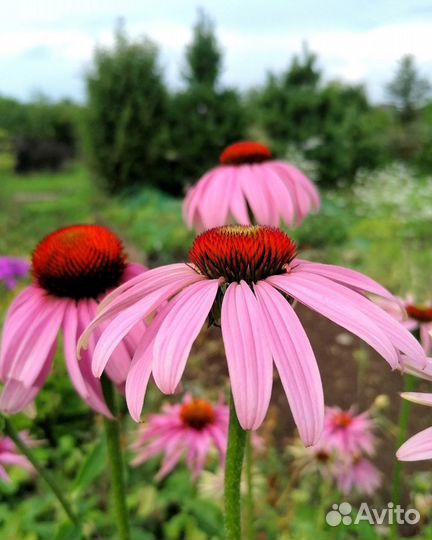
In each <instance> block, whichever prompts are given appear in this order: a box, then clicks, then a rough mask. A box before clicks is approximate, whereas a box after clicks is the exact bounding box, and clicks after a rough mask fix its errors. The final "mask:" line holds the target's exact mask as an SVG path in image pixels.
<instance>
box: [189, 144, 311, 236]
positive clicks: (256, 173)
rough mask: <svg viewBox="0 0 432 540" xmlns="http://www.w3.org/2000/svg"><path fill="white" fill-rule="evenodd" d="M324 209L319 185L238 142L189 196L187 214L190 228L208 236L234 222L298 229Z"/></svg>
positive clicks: (256, 146) (256, 148)
mask: <svg viewBox="0 0 432 540" xmlns="http://www.w3.org/2000/svg"><path fill="white" fill-rule="evenodd" d="M319 206H320V198H319V195H318V191H317V189H316V187H315V186H314V184H313V183H312V182H311V181H310V180H309V179H308V178H306V176H305V175H304V174H303V173H302V172H300V171H299V170H298V169H296V167H294V166H293V165H290V164H289V163H285V162H283V161H278V160H275V159H273V157H272V154H271V151H270V150H269V149H268V148H267V147H266V146H264V145H263V144H259V143H256V142H251V141H243V142H238V143H235V144H233V145H231V146H229V147H228V148H226V149H225V150H224V151H223V152H222V154H221V156H220V166H219V167H216V168H214V169H212V170H211V171H210V172H208V173H207V174H205V175H204V176H203V177H202V178H201V179H200V180H199V181H198V183H197V184H196V185H195V186H193V187H192V188H191V189H190V190H189V192H188V193H187V195H186V198H185V202H184V207H183V215H184V219H185V221H186V223H187V224H188V226H189V227H190V228H194V229H195V230H197V231H199V232H200V231H203V230H205V229H210V228H212V227H220V226H222V225H228V224H230V223H239V224H241V225H249V224H250V223H251V217H250V214H249V211H250V212H251V213H252V216H253V220H254V221H255V223H259V224H260V225H271V226H274V227H277V226H278V225H279V222H280V221H281V220H282V221H283V222H285V223H286V224H287V225H289V226H293V225H297V226H299V225H300V224H301V222H302V221H303V219H304V218H305V217H306V216H307V215H308V214H309V213H310V212H311V211H312V210H317V209H318V208H319Z"/></svg>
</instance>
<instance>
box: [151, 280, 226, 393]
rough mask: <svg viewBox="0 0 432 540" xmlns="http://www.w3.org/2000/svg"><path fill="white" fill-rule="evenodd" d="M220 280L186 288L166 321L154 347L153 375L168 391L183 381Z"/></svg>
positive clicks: (170, 391) (158, 383)
mask: <svg viewBox="0 0 432 540" xmlns="http://www.w3.org/2000/svg"><path fill="white" fill-rule="evenodd" d="M218 287H219V282H218V280H216V279H212V280H205V281H200V282H198V283H194V284H192V285H189V287H187V288H186V289H184V290H183V291H182V292H181V293H180V295H179V297H178V299H177V301H176V303H175V304H174V305H173V307H172V309H171V310H170V311H169V312H168V314H167V315H166V317H165V320H164V321H163V322H162V324H161V327H160V329H159V332H158V334H157V336H156V339H155V342H154V347H153V376H154V379H155V382H156V384H157V385H158V386H159V388H160V389H161V390H162V392H165V393H167V394H172V393H174V392H175V390H176V388H177V385H178V384H179V382H180V379H181V376H182V374H183V371H184V368H185V366H186V361H187V358H188V356H189V353H190V350H191V348H192V344H193V342H194V341H195V339H196V337H197V336H198V334H199V332H200V331H201V328H202V327H203V325H204V323H205V321H206V319H207V317H208V315H209V313H210V310H211V308H212V306H213V303H214V300H215V297H216V293H217V290H218Z"/></svg>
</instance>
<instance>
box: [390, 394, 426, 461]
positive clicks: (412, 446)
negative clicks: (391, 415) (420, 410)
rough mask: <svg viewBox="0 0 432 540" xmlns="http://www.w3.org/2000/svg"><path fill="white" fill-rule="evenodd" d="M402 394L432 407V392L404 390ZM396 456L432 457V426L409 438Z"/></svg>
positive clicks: (418, 458)
mask: <svg viewBox="0 0 432 540" xmlns="http://www.w3.org/2000/svg"><path fill="white" fill-rule="evenodd" d="M401 396H402V397H403V398H404V399H408V400H409V401H412V402H414V403H419V404H421V405H426V406H428V407H432V394H428V393H422V392H402V393H401ZM396 457H397V458H398V459H399V460H400V461H421V460H423V459H432V427H429V428H426V429H424V430H423V431H420V432H419V433H416V434H415V435H413V436H412V437H411V438H410V439H408V440H407V441H406V442H405V443H404V444H403V445H402V446H401V447H400V448H399V450H398V451H397V452H396Z"/></svg>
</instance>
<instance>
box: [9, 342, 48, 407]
mask: <svg viewBox="0 0 432 540" xmlns="http://www.w3.org/2000/svg"><path fill="white" fill-rule="evenodd" d="M56 348H57V344H56V342H55V343H53V345H52V347H51V350H50V352H49V354H48V356H47V358H46V361H45V364H44V365H43V367H42V369H41V371H40V373H39V375H38V377H37V379H36V380H35V382H34V384H33V385H32V386H31V387H30V388H28V387H27V386H25V385H24V384H23V383H22V382H20V381H17V380H15V379H6V381H5V385H4V386H3V390H2V393H1V395H0V411H2V412H4V413H7V414H17V413H19V412H20V411H22V410H23V409H24V408H25V407H27V405H28V404H29V403H31V402H32V401H33V400H34V399H35V397H36V396H37V394H38V393H39V391H40V390H41V388H42V387H43V385H44V384H45V381H46V379H47V377H48V375H49V373H50V371H51V367H52V363H53V359H54V355H55V351H56Z"/></svg>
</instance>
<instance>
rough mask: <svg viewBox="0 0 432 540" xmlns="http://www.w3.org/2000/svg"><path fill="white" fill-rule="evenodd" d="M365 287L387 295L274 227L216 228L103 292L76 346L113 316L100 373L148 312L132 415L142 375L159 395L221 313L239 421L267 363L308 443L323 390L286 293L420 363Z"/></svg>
mask: <svg viewBox="0 0 432 540" xmlns="http://www.w3.org/2000/svg"><path fill="white" fill-rule="evenodd" d="M364 292H368V293H372V294H377V295H382V296H385V297H388V298H392V296H391V295H390V293H389V292H388V291H387V290H386V289H384V288H383V287H382V286H381V285H379V284H378V283H376V282H375V281H373V280H371V279H369V278H368V277H366V276H364V275H362V274H359V273H358V272H354V271H352V270H348V269H346V268H342V267H338V266H332V265H325V264H315V263H311V262H306V261H302V260H299V259H297V258H296V246H295V244H294V243H293V242H292V240H291V239H290V237H289V236H288V235H287V234H285V233H284V232H282V231H280V230H278V229H273V228H270V227H263V226H241V225H235V226H228V227H220V228H216V229H211V230H210V231H207V232H205V233H203V234H201V235H200V236H198V237H197V238H196V240H195V242H194V244H193V247H192V249H191V250H190V253H189V263H188V264H172V265H168V266H163V267H160V268H156V269H153V270H150V271H148V272H146V273H145V274H143V275H141V276H138V277H137V278H135V279H134V280H133V281H131V282H130V283H127V284H125V285H123V286H121V287H119V288H118V289H117V290H116V291H114V292H113V293H112V294H110V295H109V296H108V297H107V298H106V299H105V301H104V302H103V303H102V304H101V309H100V311H99V314H98V316H97V318H96V319H95V321H93V323H92V324H91V325H90V327H89V328H88V329H87V331H86V332H85V334H84V336H83V338H82V343H85V340H86V339H87V338H88V336H89V335H90V334H91V331H92V330H93V329H94V328H95V327H96V326H97V325H98V324H100V323H101V322H104V321H106V320H107V319H112V320H111V322H110V323H109V325H108V327H107V328H106V330H105V331H104V332H103V334H102V336H101V338H100V339H99V341H98V344H97V346H96V348H95V351H94V355H93V364H92V366H93V373H94V374H95V375H96V376H100V375H101V373H102V372H103V370H104V369H105V366H106V364H107V362H108V361H109V359H110V357H111V354H112V352H113V351H114V350H115V348H116V347H118V345H119V343H121V342H122V339H123V337H124V336H125V335H126V334H127V333H128V332H129V331H130V329H131V328H133V327H134V326H135V325H136V324H137V322H138V321H141V320H142V319H143V318H148V317H150V316H152V317H153V316H154V319H153V320H152V323H151V325H150V326H149V328H148V330H147V331H146V332H145V333H144V335H143V337H142V339H141V341H140V343H139V344H138V348H137V350H136V352H135V356H134V358H133V363H132V366H131V369H130V371H129V374H128V378H127V381H126V398H127V402H128V406H129V410H130V413H131V415H132V417H133V418H134V419H135V420H136V421H139V418H140V414H141V409H142V406H143V400H144V395H145V392H146V387H147V383H148V380H149V377H150V375H151V374H153V377H154V380H155V381H156V384H157V385H158V387H159V388H160V389H161V390H162V392H165V393H168V394H171V393H173V392H175V390H176V388H177V385H178V384H179V382H180V380H181V377H182V375H183V372H184V369H185V366H186V362H187V359H188V356H189V353H190V350H191V347H192V344H193V342H194V341H195V339H196V337H197V336H198V334H199V332H200V330H201V328H202V327H203V325H204V324H205V322H206V320H209V321H210V322H215V321H219V319H220V323H221V327H222V337H223V341H224V345H225V352H226V356H227V362H228V370H229V375H230V380H231V388H232V392H233V397H234V402H235V407H236V411H237V415H238V418H239V421H240V424H241V426H242V427H243V428H244V429H257V428H258V427H259V426H260V425H261V423H262V421H263V419H264V417H265V415H266V412H267V409H268V405H269V401H270V396H271V389H272V381H273V361H274V362H275V364H276V368H277V369H278V371H279V375H280V377H281V380H282V384H283V386H284V389H285V392H286V395H287V397H288V401H289V403H290V406H291V410H292V413H293V416H294V420H295V422H296V424H297V427H298V428H299V431H300V434H301V437H302V439H303V441H304V442H305V444H307V445H310V444H313V443H314V442H317V440H318V439H319V437H320V434H321V431H322V425H323V417H324V403H323V390H322V384H321V378H320V374H319V371H318V367H317V363H316V360H315V355H314V353H313V351H312V347H311V345H310V343H309V339H308V337H307V335H306V333H305V331H304V329H303V326H302V324H301V322H300V320H299V319H298V317H297V315H296V313H295V311H294V309H293V307H292V305H291V304H292V303H293V301H294V300H297V301H299V302H301V303H303V304H305V305H306V306H308V307H309V308H311V309H313V310H315V311H317V312H318V313H320V314H322V315H324V316H325V317H327V318H329V319H330V320H332V321H333V322H335V323H336V324H339V325H340V326H342V327H344V328H345V329H347V330H349V331H351V332H353V333H354V334H356V335H358V336H359V337H360V338H362V339H363V340H364V341H366V342H367V343H368V344H369V345H371V346H372V347H373V348H374V349H376V350H377V351H378V353H379V354H381V356H383V357H384V358H385V359H386V360H387V361H388V362H389V363H390V365H391V366H392V367H393V368H396V367H397V366H398V365H399V361H400V352H401V351H402V352H404V353H406V354H407V355H408V356H413V357H415V358H417V359H419V362H420V361H424V362H425V361H426V360H425V355H424V351H423V349H422V348H421V346H420V345H419V344H418V342H417V341H416V340H415V339H414V337H413V336H412V335H411V334H410V333H409V332H408V331H407V330H406V329H405V328H403V326H402V325H400V324H399V323H398V322H397V321H395V320H394V319H393V318H392V317H391V316H390V315H388V314H387V313H386V312H385V311H383V310H382V309H381V308H379V307H378V306H377V305H376V304H374V303H373V302H372V301H370V300H369V299H368V298H366V297H365V296H364V295H363V293H364Z"/></svg>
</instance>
